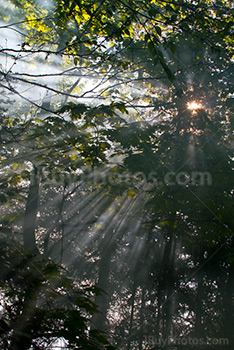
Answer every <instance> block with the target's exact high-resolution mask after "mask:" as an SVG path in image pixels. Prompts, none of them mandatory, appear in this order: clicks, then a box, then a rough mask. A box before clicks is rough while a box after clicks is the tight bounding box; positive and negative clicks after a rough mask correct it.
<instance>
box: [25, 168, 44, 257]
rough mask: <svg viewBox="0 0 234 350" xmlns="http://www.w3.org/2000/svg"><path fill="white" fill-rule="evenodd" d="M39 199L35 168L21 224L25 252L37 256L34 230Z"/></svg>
mask: <svg viewBox="0 0 234 350" xmlns="http://www.w3.org/2000/svg"><path fill="white" fill-rule="evenodd" d="M38 197H39V180H38V175H37V168H36V167H34V170H33V171H32V174H31V181H30V185H29V191H28V198H27V202H26V208H25V214H24V224H23V241H24V247H25V249H26V250H28V251H31V252H33V253H34V254H37V255H39V254H40V253H39V250H38V248H37V245H36V238H35V228H36V219H37V209H38Z"/></svg>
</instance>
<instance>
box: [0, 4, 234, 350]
mask: <svg viewBox="0 0 234 350" xmlns="http://www.w3.org/2000/svg"><path fill="white" fill-rule="evenodd" d="M14 4H16V5H17V6H16V8H15V9H16V12H17V13H18V15H19V16H20V19H21V23H19V26H20V27H19V28H20V30H23V31H24V36H25V38H24V39H25V40H23V42H22V46H21V47H20V48H17V49H15V48H13V49H12V48H9V47H2V48H1V53H2V54H4V55H5V56H6V57H7V59H8V60H10V58H11V59H12V61H11V63H10V68H9V66H7V67H6V68H7V69H5V70H4V69H2V77H3V80H2V83H1V84H2V85H1V88H2V89H3V90H4V91H8V92H10V94H11V97H13V96H14V98H18V97H19V96H20V97H21V98H23V99H24V100H27V101H28V102H30V103H31V106H32V107H31V110H30V112H29V113H28V112H27V113H26V114H25V106H22V107H21V106H20V105H19V103H18V101H16V102H15V103H14V104H15V105H17V106H18V108H19V109H18V110H17V113H15V114H16V116H15V115H11V113H9V112H8V114H7V112H4V113H5V115H4V120H2V121H1V126H2V129H1V138H2V141H3V142H4V149H3V151H2V158H1V162H2V166H3V168H2V169H3V170H4V171H5V173H6V176H3V170H2V185H1V186H2V188H3V189H4V191H5V193H4V194H3V195H2V196H1V199H2V202H3V210H4V211H8V208H7V205H9V204H11V205H12V209H11V211H12V212H13V211H14V210H15V212H16V211H18V212H19V210H20V209H21V211H22V213H24V225H23V221H22V220H21V221H19V220H18V221H16V220H15V213H13V215H9V212H8V213H7V215H5V213H4V216H3V220H2V224H3V225H4V229H6V227H8V231H9V232H11V234H12V232H14V233H16V232H18V236H19V237H20V239H21V241H24V245H25V248H28V249H29V250H31V251H34V252H36V253H37V255H38V259H40V255H42V254H44V256H45V257H52V258H53V259H54V260H55V261H56V262H59V261H60V262H62V263H64V264H65V265H66V266H68V267H69V269H71V270H72V271H74V276H75V280H76V281H77V283H80V284H82V283H83V282H84V280H86V281H88V283H89V284H90V283H91V284H92V283H98V286H99V287H101V288H103V289H106V291H107V292H108V294H103V295H102V296H98V297H97V299H96V301H97V302H98V304H99V306H100V307H101V310H102V314H99V316H98V317H94V318H93V321H94V322H96V324H97V325H100V326H101V328H102V329H103V328H105V330H107V331H108V333H109V334H110V335H111V337H112V339H114V340H115V342H116V344H117V346H118V348H120V349H121V348H126V344H127V346H128V349H144V348H147V347H148V346H151V347H156V346H157V344H155V343H156V340H158V341H159V340H161V341H165V339H168V337H172V340H173V342H174V344H166V345H167V348H172V346H177V348H180V347H182V346H181V344H177V343H176V340H178V339H179V340H181V339H185V340H186V337H189V336H193V337H195V338H196V339H198V338H199V337H201V338H203V337H204V338H205V339H206V337H207V336H208V337H211V338H212V337H215V336H220V337H228V340H229V345H230V347H231V346H232V345H231V340H232V339H231V338H232V336H231V332H230V331H228V332H227V329H229V328H228V327H227V325H228V324H230V323H231V320H233V308H232V298H233V293H232V291H230V293H226V292H225V290H224V288H223V286H228V287H229V289H231V288H232V285H233V277H232V272H231V271H232V263H233V261H232V260H233V257H232V255H233V252H232V239H231V237H230V233H231V232H232V226H233V220H232V215H231V210H232V199H233V198H232V197H233V188H232V177H233V170H232V168H233V166H232V158H233V155H232V140H233V134H232V124H233V122H232V114H233V96H232V93H233V84H232V77H233V67H232V57H233V40H232V34H233V22H232V20H231V19H230V18H232V17H231V16H232V13H233V9H232V5H231V3H229V2H227V1H225V2H215V3H214V4H213V3H212V4H211V3H209V2H208V1H204V2H197V3H196V2H192V3H190V2H189V3H188V2H179V3H174V2H170V3H168V2H159V1H157V2H156V1H131V2H130V3H129V2H128V3H126V2H124V1H118V2H116V3H113V2H110V1H100V2H96V1H95V2H93V1H89V2H83V1H75V2H56V3H54V4H53V7H52V8H51V9H48V7H47V6H44V7H43V6H42V5H40V6H39V5H38V4H35V3H34V2H33V1H32V2H24V3H23V6H24V7H22V6H21V4H18V3H17V2H14ZM35 5H36V6H35ZM42 7H43V8H42ZM42 10H43V11H42ZM39 11H40V12H42V13H43V16H42V17H43V18H42V17H40V19H39V18H38V13H39ZM2 13H3V11H2ZM7 26H8V28H13V26H12V25H7ZM18 54H21V55H22V57H21V58H20V57H18V56H17V55H18ZM27 55H33V56H34V57H35V56H36V58H34V60H35V59H36V60H37V61H36V62H37V63H38V62H41V61H42V58H43V60H44V57H45V59H46V60H45V61H47V66H46V69H47V68H48V67H50V66H52V65H53V64H54V61H56V69H57V72H56V73H51V74H50V73H49V74H48V73H47V72H46V73H45V74H35V73H33V72H31V71H29V72H25V70H24V71H21V72H20V71H19V68H17V69H18V70H16V67H17V66H19V65H18V63H19V62H20V60H24V61H26V60H27ZM13 63H16V64H15V65H13ZM64 65H65V67H64ZM66 65H67V66H66ZM60 67H61V68H60ZM45 77H46V78H49V77H59V79H57V80H56V82H54V81H53V82H51V81H47V82H46V83H45V82H42V80H43V79H44V78H45ZM63 77H65V79H62V78H63ZM67 77H69V81H66V79H67ZM88 79H89V80H88ZM90 79H91V81H90ZM19 84H23V85H21V87H22V86H24V84H26V86H32V87H34V88H35V87H36V88H40V89H41V91H44V92H43V95H44V96H45V90H47V92H48V94H54V95H50V96H49V95H48V96H46V98H44V99H42V98H41V99H40V101H39V102H38V101H36V98H37V97H36V96H35V99H32V98H31V96H27V95H26V94H25V93H24V92H23V91H22V90H21V88H20V85H19ZM34 91H36V90H35V89H34ZM37 96H38V93H37ZM58 96H61V97H62V99H59V98H58ZM192 101H194V103H193V104H192V103H191V102H192ZM7 102H9V101H7ZM5 104H7V103H6V100H5ZM40 107H41V108H40ZM24 114H25V116H24ZM30 173H31V174H30ZM221 180H222V181H221ZM26 185H27V186H26ZM39 188H40V191H39ZM26 198H27V199H26ZM31 201H32V202H31ZM24 203H26V210H25V211H24V207H23V204H24ZM32 204H33V205H32ZM22 233H23V235H22ZM23 237H24V240H23V239H22V238H23ZM66 293H67V292H66ZM228 306H230V307H228ZM152 315H154V316H155V319H154V320H152ZM221 315H224V316H221ZM69 322H70V321H68V323H69ZM76 322H77V324H79V320H77V321H75V320H74V319H72V320H71V322H70V323H69V325H70V326H71V331H70V332H69V334H67V336H68V337H70V336H71V337H72V336H73V334H74V331H73V330H72V327H73V325H75V324H76ZM225 329H226V331H225ZM86 330H87V327H86ZM39 337H40V335H39ZM152 337H153V341H152ZM71 341H75V340H74V339H73V340H71ZM85 341H88V338H87V337H86V339H85ZM87 344H89V343H87ZM199 345H201V346H200V348H201V349H202V344H199ZM206 345H207V344H206Z"/></svg>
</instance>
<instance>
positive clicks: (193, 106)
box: [187, 101, 202, 111]
mask: <svg viewBox="0 0 234 350" xmlns="http://www.w3.org/2000/svg"><path fill="white" fill-rule="evenodd" d="M201 107H202V105H201V104H200V103H197V102H195V101H193V102H188V103H187V108H188V109H191V110H192V111H195V110H196V109H199V108H201Z"/></svg>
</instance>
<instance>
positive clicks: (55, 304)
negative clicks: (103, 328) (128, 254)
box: [0, 239, 114, 349]
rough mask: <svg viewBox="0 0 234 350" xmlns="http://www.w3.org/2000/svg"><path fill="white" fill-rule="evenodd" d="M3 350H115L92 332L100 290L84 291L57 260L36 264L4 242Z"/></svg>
mask: <svg viewBox="0 0 234 350" xmlns="http://www.w3.org/2000/svg"><path fill="white" fill-rule="evenodd" d="M0 291H1V298H2V301H1V326H0V327H1V347H2V348H4V349H13V348H14V349H22V348H25V349H26V348H27V349H28V348H30V349H31V348H33V349H47V348H48V347H51V346H52V347H53V346H55V344H56V343H58V342H59V343H60V346H66V347H67V348H69V349H77V348H79V349H114V348H113V347H112V346H110V344H109V343H108V341H107V339H106V337H105V336H104V335H103V334H102V333H101V332H99V331H98V330H95V329H93V330H92V331H90V332H88V329H89V327H90V316H91V315H93V314H94V313H96V312H98V310H97V307H96V305H95V303H94V302H93V301H92V299H93V296H94V295H96V294H97V295H98V294H99V293H101V290H100V289H98V288H97V287H94V286H89V285H86V286H82V288H81V287H79V286H78V285H77V284H76V283H75V282H74V281H73V280H72V279H71V278H70V277H68V276H67V272H66V271H65V270H64V269H63V268H62V267H61V266H59V265H57V264H55V263H54V262H53V261H52V260H43V259H41V258H36V257H35V256H33V255H32V254H31V253H27V252H25V251H24V249H23V248H22V247H21V246H20V245H18V246H17V247H16V246H15V243H14V242H11V243H9V242H7V241H6V240H3V239H1V285H0Z"/></svg>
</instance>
